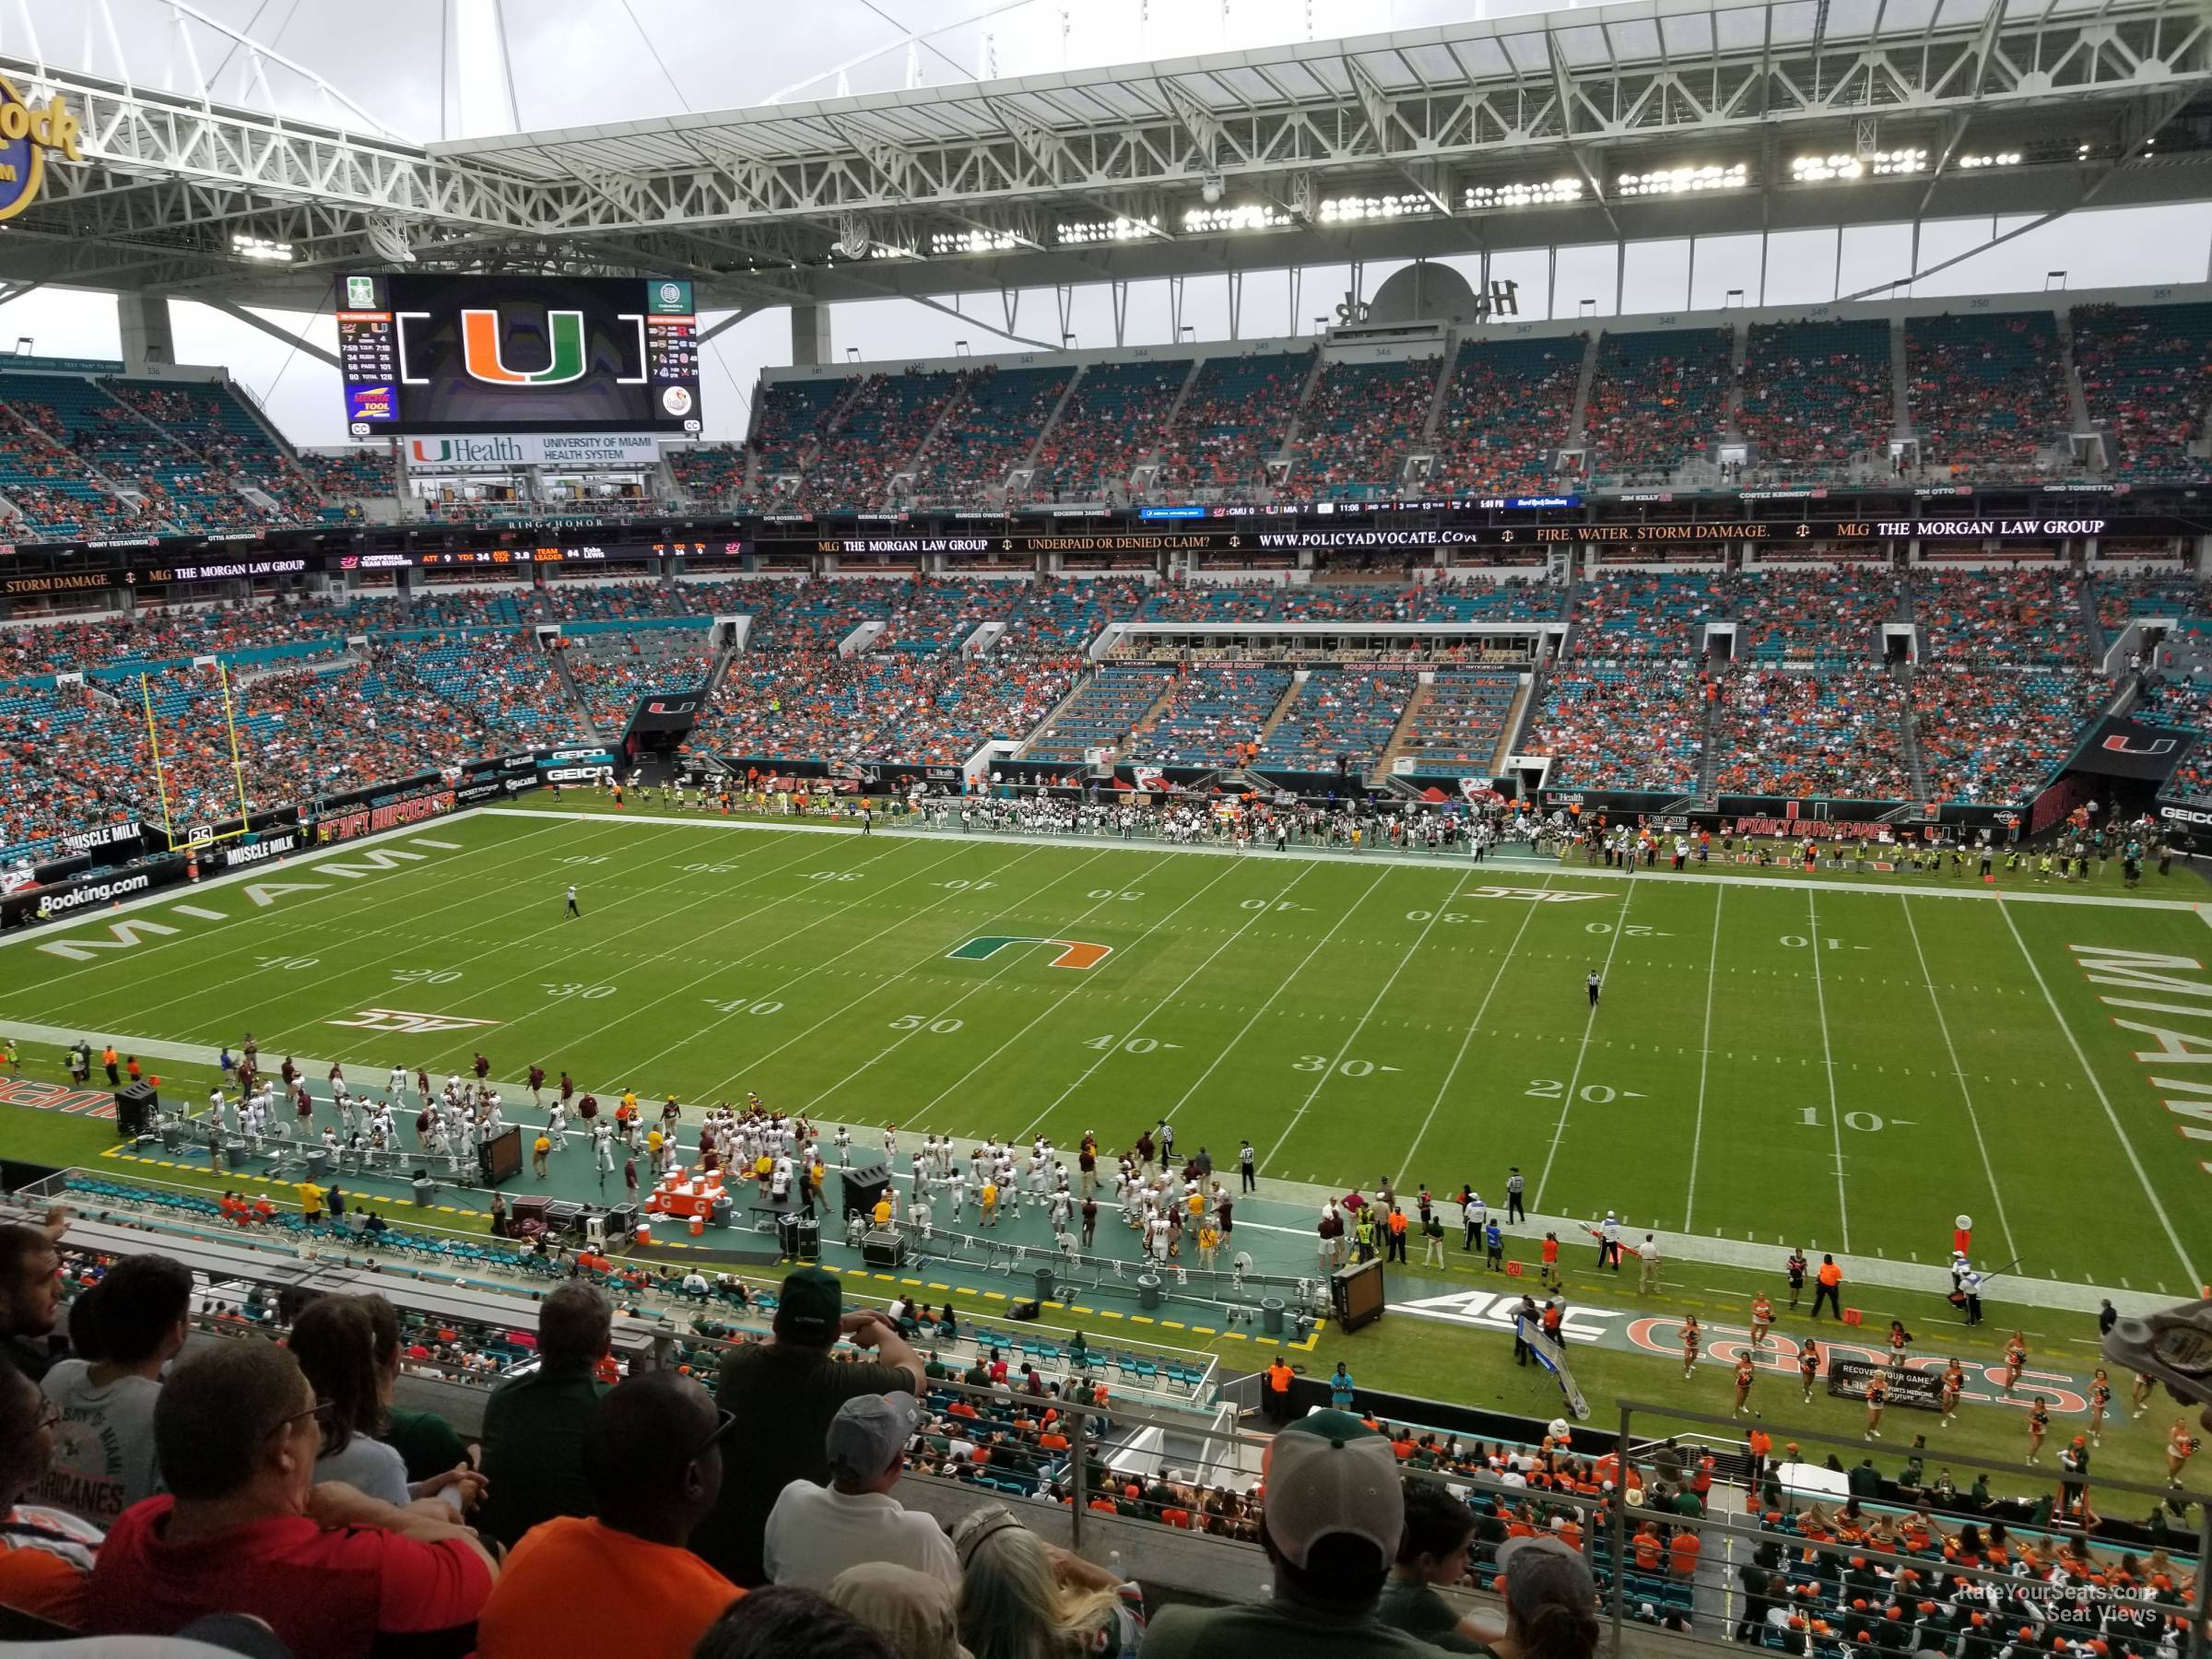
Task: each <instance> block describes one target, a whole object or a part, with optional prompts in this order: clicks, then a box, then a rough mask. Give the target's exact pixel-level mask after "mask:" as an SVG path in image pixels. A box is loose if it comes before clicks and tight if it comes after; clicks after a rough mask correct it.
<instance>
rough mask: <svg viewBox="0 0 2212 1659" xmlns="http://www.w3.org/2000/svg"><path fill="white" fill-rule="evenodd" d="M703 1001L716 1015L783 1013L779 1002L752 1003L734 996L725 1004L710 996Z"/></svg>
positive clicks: (741, 997) (745, 998)
mask: <svg viewBox="0 0 2212 1659" xmlns="http://www.w3.org/2000/svg"><path fill="white" fill-rule="evenodd" d="M705 1001H706V1005H707V1006H708V1007H710V1008H712V1009H713V1010H714V1012H715V1013H717V1014H781V1013H782V1011H783V1005H782V1003H780V1002H754V1001H752V1000H750V999H749V998H747V997H743V996H734V997H732V998H730V999H729V1001H727V1002H721V1001H718V1000H717V999H715V998H714V997H712V996H710V997H708V998H706V999H705Z"/></svg>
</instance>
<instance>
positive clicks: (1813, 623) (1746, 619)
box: [1728, 565, 1899, 663]
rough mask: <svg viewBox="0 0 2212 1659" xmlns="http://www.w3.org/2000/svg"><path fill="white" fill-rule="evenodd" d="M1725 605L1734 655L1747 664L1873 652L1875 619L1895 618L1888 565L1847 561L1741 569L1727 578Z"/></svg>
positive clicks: (1878, 645) (1877, 645)
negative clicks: (1807, 567)
mask: <svg viewBox="0 0 2212 1659" xmlns="http://www.w3.org/2000/svg"><path fill="white" fill-rule="evenodd" d="M1728 604H1729V606H1730V608H1731V610H1732V611H1733V612H1734V614H1735V617H1736V618H1738V621H1737V625H1736V639H1735V652H1736V656H1737V658H1738V659H1739V660H1747V661H1750V662H1755V663H1770V662H1803V661H1806V660H1808V659H1815V660H1823V661H1825V660H1830V659H1844V660H1850V659H1853V658H1865V657H1878V656H1880V655H1881V653H1882V649H1883V647H1882V633H1881V628H1882V624H1883V623H1885V622H1893V621H1896V620H1898V618H1899V612H1898V601H1897V587H1896V584H1895V583H1894V582H1892V581H1891V580H1890V577H1889V573H1888V571H1886V570H1882V569H1878V568H1865V569H1862V568H1858V567H1854V566H1850V565H1846V566H1844V567H1842V568H1841V569H1838V570H1832V571H1788V570H1774V571H1759V572H1757V573H1756V574H1753V573H1746V574H1745V575H1742V576H1740V577H1737V578H1735V581H1734V582H1731V583H1730V586H1729V589H1728Z"/></svg>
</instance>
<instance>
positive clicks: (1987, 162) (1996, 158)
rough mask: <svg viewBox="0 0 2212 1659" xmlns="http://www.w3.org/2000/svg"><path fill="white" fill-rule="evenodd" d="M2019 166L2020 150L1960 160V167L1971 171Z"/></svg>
mask: <svg viewBox="0 0 2212 1659" xmlns="http://www.w3.org/2000/svg"><path fill="white" fill-rule="evenodd" d="M2019 164H2020V152H2019V151H2018V150H1999V151H1997V152H1996V153H1995V154H1994V155H1986V156H1961V157H1959V166H1960V167H1961V168H1963V169H1966V170H1968V171H1971V170H1973V169H1975V168H1981V167H2018V165H2019Z"/></svg>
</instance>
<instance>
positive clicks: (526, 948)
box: [0, 811, 2212, 1296]
mask: <svg viewBox="0 0 2212 1659" xmlns="http://www.w3.org/2000/svg"><path fill="white" fill-rule="evenodd" d="M571 883H573V884H574V885H575V886H576V888H578V897H579V902H580V905H581V908H582V917H581V918H580V919H571V918H569V917H567V916H566V915H565V914H564V905H563V891H564V889H565V888H567V887H568V886H569V885H570V884H571ZM2204 892H2205V888H2204V886H2203V884H2202V882H2201V881H2199V880H2198V879H2197V878H2195V877H2191V876H2183V875H2178V874H2177V875H2176V876H2175V877H2172V878H2171V880H2169V881H2168V882H2166V883H2163V884H2161V883H2160V882H2159V881H2158V880H2157V879H2156V878H2155V877H2154V878H2152V879H2150V880H2148V881H2147V882H2146V883H2145V885H2144V888H2143V889H2142V891H2141V894H2140V896H2139V897H2137V898H2136V899H2135V900H2133V901H2129V900H2124V899H2123V898H2122V897H2121V896H2120V894H2119V893H2118V891H2117V890H2116V889H2115V888H2097V889H2095V890H2094V891H2093V892H2089V891H2075V892H2068V893H2063V894H2061V893H2052V894H2048V895H2041V896H2040V897H2039V895H2037V894H2036V893H2034V892H2033V891H2031V890H2023V889H2022V888H2018V887H2017V886H2015V887H2010V888H2006V896H2005V897H2004V898H2002V899H2000V898H1997V897H1994V896H1993V895H1992V894H1991V893H1989V892H1988V891H1986V890H1984V889H1983V888H1979V887H1978V886H1977V885H1976V884H1974V883H1973V882H1972V880H1971V877H1968V878H1951V877H1935V876H1928V877H1912V876H1882V877H1869V878H1867V879H1865V880H1863V881H1862V880H1853V879H1824V880H1818V881H1812V882H1806V881H1802V880H1797V879H1794V878H1793V877H1790V876H1789V875H1788V873H1786V872H1777V871H1768V872H1763V873H1761V874H1759V875H1757V876H1745V875H1739V874H1734V873H1730V874H1714V875H1706V876H1701V877H1700V876H1692V877H1682V878H1674V877H1665V876H1661V877H1656V878H1654V877H1648V876H1638V877H1634V878H1632V879H1630V878H1623V877H1618V876H1612V877H1607V876H1602V875H1593V874H1589V873H1586V872H1584V871H1583V870H1582V869H1581V867H1580V866H1579V865H1576V866H1571V867H1570V866H1555V865H1549V864H1536V863H1533V862H1531V863H1527V864H1522V865H1469V864H1466V863H1465V862H1461V861H1456V860H1453V861H1446V860H1441V859H1440V860H1437V861H1434V862H1430V863H1418V862H1410V861H1409V862H1395V861H1386V860H1378V859H1374V858H1368V859H1365V860H1354V859H1349V858H1346V859H1335V858H1309V857H1300V856H1296V855H1291V856H1287V857H1280V858H1278V857H1277V856H1275V855H1273V854H1269V853H1254V854H1246V855H1242V856H1229V855H1209V854H1206V853H1194V852H1187V851H1179V850H1175V849H1171V848H1168V847H1163V846H1159V845H1157V844H1154V843H1149V842H1132V843H1126V844H1113V845H1100V844H1091V843H1084V842H1059V841H999V840H986V839H982V838H977V839H966V838H962V837H959V836H958V835H952V836H933V835H912V836H895V835H887V834H877V835H875V836H873V837H867V838H864V837H861V836H859V835H857V834H852V833H825V832H822V831H819V830H812V831H810V830H776V829H762V828H747V827H738V826H734V825H730V824H725V823H721V822H715V821H702V822H698V823H693V822H688V821H687V822H679V821H675V820H672V819H666V818H652V817H640V816H629V817H615V816H607V815H599V814H594V815H585V816H570V815H560V816H555V815H550V814H530V813H524V812H500V811H486V812H478V813H475V814H472V815H469V816H467V817H465V818H459V819H454V820H450V821H447V822H443V823H439V824H434V825H431V826H429V827H427V828H426V829H425V830H421V831H419V832H415V833H410V834H406V835H404V836H402V837H400V838H398V839H391V840H384V841H377V842H375V843H373V844H370V845H366V846H359V847H354V848H338V849H334V850H333V851H331V852H329V853H322V854H315V855H311V856H309V857H306V858H299V859H294V860H291V861H289V862H288V863H286V864H284V865H277V866H271V867H267V868H264V869H261V870H258V871H255V872H254V873H253V875H251V876H250V877H244V878H242V879H239V880H233V881H227V882H224V883H220V884H212V885H208V886H204V887H201V888H192V889H184V890H182V892H181V893H180V894H179V895H178V896H176V897H173V898H163V899H162V900H158V901H156V902H153V903H150V904H147V905H144V906H141V907H139V908H137V909H135V910H131V911H127V912H122V913H114V912H100V913H95V914H91V915H87V916H84V917H81V918H79V919H78V920H76V921H74V922H71V923H69V924H62V925H57V926H50V927H46V928H42V929H39V930H36V931H35V932H31V933H27V934H23V935H15V936H14V937H13V938H12V940H11V941H10V942H9V943H8V944H7V946H6V948H4V949H0V1025H10V1024H12V1025H39V1026H48V1027H67V1028H72V1029H79V1028H81V1029H82V1030H83V1031H84V1032H85V1033H86V1034H87V1035H88V1036H89V1037H90V1038H91V1039H92V1040H93V1041H94V1044H95V1046H97V1045H98V1044H99V1042H100V1040H101V1039H102V1038H103V1037H106V1036H109V1035H112V1036H114V1037H115V1038H116V1039H117V1041H119V1042H120V1043H121V1044H122V1045H123V1046H124V1047H126V1048H127V1047H128V1046H129V1041H130V1040H132V1039H139V1040H163V1041H182V1042H189V1043H202V1044H205V1045H206V1048H207V1050H208V1053H209V1054H210V1056H212V1054H213V1052H214V1050H215V1048H216V1047H217V1045H218V1044H219V1043H222V1042H225V1041H228V1042H229V1043H230V1044H232V1045H233V1046H234V1047H235V1046H236V1044H237V1043H238V1042H239V1041H240V1039H241V1036H242V1034H243V1033H244V1032H246V1031H248V1030H251V1031H253V1033H254V1034H255V1035H256V1037H257V1038H258V1039H259V1041H260V1044H261V1047H262V1051H263V1053H264V1055H265V1059H266V1060H267V1061H268V1063H270V1064H271V1065H274V1063H275V1062H276V1060H277V1059H278V1058H279V1057H281V1056H282V1055H283V1054H285V1053H294V1054H297V1055H300V1056H302V1057H306V1056H314V1057H317V1058H321V1059H324V1060H327V1059H331V1058H336V1059H339V1060H342V1061H344V1062H345V1063H346V1065H347V1073H348V1077H350V1078H351V1080H352V1082H353V1084H354V1087H355V1088H357V1089H359V1088H362V1087H363V1086H364V1085H366V1086H368V1087H369V1088H372V1089H378V1090H381V1087H382V1081H383V1077H384V1073H385V1072H386V1070H387V1069H388V1068H390V1067H391V1066H393V1065H404V1066H405V1067H406V1068H407V1070H408V1071H409V1072H410V1073H412V1072H413V1071H414V1070H415V1069H416V1068H417V1067H418V1066H420V1067H424V1068H427V1069H428V1070H429V1071H430V1072H431V1073H432V1074H433V1075H442V1074H444V1073H445V1072H448V1071H453V1070H462V1069H465V1066H466V1064H467V1062H468V1061H469V1059H470V1057H471V1055H472V1054H473V1053H476V1052H477V1051H478V1050H481V1051H483V1052H484V1053H486V1054H487V1055H488V1057H489V1058H490V1060H491V1062H492V1067H493V1076H495V1077H520V1076H522V1075H523V1074H524V1071H525V1070H526V1069H527V1068H528V1067H529V1066H530V1065H532V1064H537V1065H544V1066H545V1067H546V1068H547V1071H548V1073H550V1074H552V1075H555V1076H558V1075H559V1072H560V1071H562V1070H563V1069H566V1070H568V1071H570V1072H571V1073H572V1074H573V1076H574V1077H575V1079H576V1081H577V1084H578V1086H579V1087H580V1088H588V1089H592V1090H594V1092H597V1093H600V1094H601V1095H602V1096H605V1095H606V1094H608V1093H609V1092H618V1091H619V1089H620V1088H623V1087H624V1086H626V1085H627V1086H632V1087H634V1088H636V1089H637V1091H638V1093H639V1094H640V1096H641V1097H643V1098H646V1099H649V1100H657V1099H659V1098H661V1097H662V1096H664V1095H666V1094H669V1093H674V1094H676V1095H677V1096H678V1097H679V1098H680V1099H681V1100H684V1101H685V1102H687V1103H688V1104H706V1103H712V1102H713V1101H715V1100H723V1099H740V1100H741V1099H742V1098H743V1096H744V1094H745V1093H746V1091H747V1090H750V1091H752V1092H754V1093H757V1094H759V1096H760V1097H761V1098H762V1099H763V1100H766V1101H768V1102H769V1103H770V1104H771V1105H773V1106H775V1107H778V1108H780V1109H782V1110H784V1111H787V1112H803V1113H806V1114H807V1115H809V1116H814V1117H818V1118H824V1119H829V1120H834V1121H838V1122H845V1123H851V1124H883V1123H895V1124H898V1125H899V1126H900V1128H901V1130H902V1131H907V1132H911V1133H912V1134H914V1135H919V1134H921V1133H922V1132H924V1131H934V1132H936V1133H947V1132H949V1133H953V1134H957V1135H959V1136H960V1137H962V1138H963V1139H967V1138H971V1137H980V1136H982V1135H986V1134H995V1135H999V1136H1001V1137H1002V1138H1004V1137H1007V1136H1012V1137H1015V1138H1017V1139H1026V1138H1027V1137H1029V1136H1030V1135H1032V1134H1035V1133H1037V1132H1039V1131H1042V1132H1043V1133H1045V1134H1047V1135H1050V1136H1051V1137H1052V1138H1053V1141H1054V1142H1055V1143H1056V1144H1059V1145H1062V1146H1070V1145H1072V1143H1073V1142H1074V1141H1075V1140H1076V1139H1077V1137H1078V1136H1079V1135H1081V1134H1082V1133H1083V1132H1084V1131H1085V1130H1096V1131H1097V1132H1098V1134H1099V1135H1100V1137H1101V1140H1102V1141H1103V1142H1104V1143H1105V1144H1106V1145H1108V1146H1110V1147H1121V1146H1125V1145H1127V1144H1128V1143H1129V1142H1130V1141H1132V1140H1133V1139H1134V1138H1135V1135H1136V1134H1137V1132H1138V1131H1139V1130H1140V1129H1141V1128H1144V1127H1146V1126H1148V1125H1152V1124H1158V1123H1159V1121H1160V1120H1161V1119H1162V1118H1163V1117H1164V1118H1168V1119H1171V1121H1172V1122H1173V1123H1174V1124H1175V1128H1176V1133H1177V1145H1178V1147H1179V1148H1180V1149H1182V1150H1184V1151H1192V1150H1195V1149H1196V1148H1197V1147H1200V1146H1201V1145H1204V1146H1206V1147H1209V1148H1210V1149H1211V1150H1212V1152H1213V1154H1214V1156H1215V1159H1216V1160H1217V1162H1218V1164H1220V1165H1222V1166H1224V1167H1226V1166H1228V1165H1229V1164H1230V1163H1232V1162H1233V1160H1234V1154H1235V1147H1236V1145H1237V1142H1238V1139H1239V1137H1240V1136H1241V1135H1249V1136H1250V1137H1251V1139H1252V1141H1253V1144H1254V1146H1255V1147H1258V1149H1259V1154H1260V1162H1261V1170H1262V1173H1263V1174H1265V1175H1269V1176H1277V1177H1282V1178H1286V1179H1289V1180H1293V1181H1299V1182H1318V1183H1322V1184H1324V1185H1331V1186H1335V1187H1336V1188H1338V1189H1340V1190H1341V1189H1344V1188H1347V1187H1349V1186H1352V1185H1355V1184H1359V1185H1366V1186H1371V1184H1372V1183H1373V1182H1375V1181H1376V1179H1377V1178H1378V1177H1380V1176H1384V1175H1389V1176H1392V1177H1394V1179H1395V1180H1396V1181H1397V1182H1398V1184H1399V1185H1400V1186H1401V1188H1410V1187H1411V1186H1412V1185H1413V1184H1415V1183H1418V1182H1428V1183H1429V1184H1430V1186H1431V1187H1432V1188H1435V1189H1437V1190H1438V1191H1440V1192H1441V1191H1453V1190H1456V1189H1457V1188H1458V1187H1459V1185H1460V1184H1461V1183H1462V1182H1471V1183H1473V1184H1474V1185H1475V1186H1477V1188H1478V1189H1479V1190H1481V1191H1482V1192H1483V1193H1484V1194H1486V1195H1487V1196H1489V1197H1490V1198H1491V1199H1492V1201H1493V1203H1497V1202H1500V1201H1501V1200H1502V1198H1503V1193H1504V1183H1505V1177H1506V1172H1507V1170H1508V1168H1509V1166H1516V1165H1517V1166H1518V1167H1519V1168H1520V1169H1521V1171H1523V1172H1524V1176H1525V1178H1526V1182H1527V1195H1528V1205H1529V1207H1530V1208H1531V1209H1532V1210H1535V1211H1537V1212H1539V1213H1549V1214H1557V1215H1564V1216H1570V1217H1574V1218H1584V1217H1590V1216H1594V1215H1597V1214H1600V1213H1602V1212H1603V1211H1605V1210H1606V1209H1607V1208H1611V1209H1615V1210H1618V1212H1619V1213H1620V1214H1621V1215H1622V1217H1623V1218H1625V1220H1626V1222H1627V1223H1628V1225H1629V1226H1630V1229H1631V1230H1638V1229H1641V1228H1645V1227H1653V1228H1658V1229H1663V1230H1678V1231H1688V1232H1696V1233H1700V1234H1703V1235H1707V1236H1719V1237H1722V1238H1725V1239H1728V1240H1733V1241H1756V1242H1759V1243H1760V1244H1778V1243H1783V1242H1789V1243H1800V1244H1803V1245H1805V1246H1806V1248H1807V1249H1810V1250H1814V1251H1818V1250H1835V1251H1839V1252H1845V1251H1848V1252H1851V1253H1855V1254H1859V1255H1865V1256H1871V1255H1874V1254H1877V1253H1879V1254H1882V1255H1885V1256H1888V1257H1890V1258H1893V1259H1898V1260H1918V1261H1920V1262H1940V1261H1942V1260H1943V1259H1944V1258H1945V1256H1946V1254H1947V1252H1948V1249H1949V1244H1950V1227H1951V1218H1952V1217H1953V1216H1954V1215H1956V1214H1958V1213H1959V1212H1961V1211H1963V1212H1966V1213H1969V1214H1971V1216H1972V1217H1973V1218H1974V1222H1975V1235H1976V1246H1975V1252H1976V1255H1977V1257H1978V1258H1981V1259H1982V1260H1983V1263H1984V1265H1989V1266H1996V1265H2002V1264H2003V1263H2004V1262H2005V1261H2006V1259H2007V1258H2009V1257H2014V1256H2018V1257H2019V1258H2020V1260H2021V1266H2020V1268H2019V1271H2021V1272H2023V1273H2027V1274H2031V1275H2033V1276H2034V1277H2039V1278H2041V1277H2057V1278H2061V1279H2067V1280H2074V1281H2080V1282H2088V1283H2096V1284H2103V1285H2112V1286H2124V1287H2126V1288H2133V1289H2137V1290H2144V1291H2163V1292H2168V1293H2171V1294H2174V1295H2177V1296H2178V1295H2182V1294H2184V1293H2186V1294H2190V1295H2194V1294H2195V1292H2196V1288H2197V1286H2198V1285H2199V1283H2200V1282H2201V1281H2202V1274H2201V1272H2200V1269H2201V1268H2202V1267H2204V1266H2206V1265H2212V1174H2207V1172H2206V1169H2205V1166H2204V1164H2203V1163H2202V1162H2200V1159H2204V1158H2206V1157H2207V1156H2212V1140H2205V1139H2200V1138H2196V1137H2201V1136H2204V1135H2206V1133H2207V1129H2208V1127H2212V1065H2208V1064H2207V1063H2212V969H2208V968H2207V967H2206V963H2207V962H2212V925H2208V924H2207V920H2206V912H2201V911H2200V910H2199V908H2198V907H2197V906H2196V904H2194V902H2191V900H2194V898H2196V897H2198V896H2200V895H2202V894H2204ZM2045 899H2049V900H2064V901H2060V902H2053V901H2042V900H2045ZM1591 971H1596V972H1598V973H1599V974H1600V976H1601V978H1602V982H1603V995H1602V1002H1601V1005H1600V1006H1598V1007H1597V1008H1596V1009H1595V1011H1593V1010H1592V1008H1591V1006H1590V1003H1589V1000H1588V998H1587V996H1586V994H1585V991H1584V979H1585V975H1586V974H1588V973H1589V972H1591ZM509 1110H510V1113H511V1115H512V1112H513V1102H512V1100H510V1102H509Z"/></svg>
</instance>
